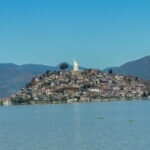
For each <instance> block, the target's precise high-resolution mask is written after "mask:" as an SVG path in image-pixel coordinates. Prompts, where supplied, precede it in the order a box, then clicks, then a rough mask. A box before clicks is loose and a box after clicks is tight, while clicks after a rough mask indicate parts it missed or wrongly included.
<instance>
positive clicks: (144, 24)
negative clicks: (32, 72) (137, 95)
mask: <svg viewBox="0 0 150 150" xmlns="http://www.w3.org/2000/svg"><path fill="white" fill-rule="evenodd" d="M0 52H1V53H0V62H1V63H8V62H12V63H16V64H26V63H35V64H47V65H57V64H59V63H60V62H63V61H65V62H68V63H72V60H73V59H76V60H77V61H78V62H79V64H80V66H84V67H91V68H92V67H94V68H95V67H96V68H105V67H110V66H120V65H121V64H123V63H125V62H128V61H131V60H135V59H138V58H141V57H143V56H146V55H150V1H149V0H13V1H12V0H0Z"/></svg>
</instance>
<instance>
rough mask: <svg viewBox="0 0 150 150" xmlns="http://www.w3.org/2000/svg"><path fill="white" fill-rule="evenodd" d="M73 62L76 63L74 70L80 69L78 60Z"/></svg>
mask: <svg viewBox="0 0 150 150" xmlns="http://www.w3.org/2000/svg"><path fill="white" fill-rule="evenodd" d="M73 64H74V70H73V71H79V65H78V63H77V61H76V60H74V61H73Z"/></svg>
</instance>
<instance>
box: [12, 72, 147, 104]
mask: <svg viewBox="0 0 150 150" xmlns="http://www.w3.org/2000/svg"><path fill="white" fill-rule="evenodd" d="M147 93H148V91H147V87H146V85H145V84H144V83H143V82H142V81H141V80H140V79H138V78H134V77H126V76H121V75H117V74H112V73H106V72H102V71H100V70H90V69H89V70H82V71H54V72H50V71H47V72H46V73H45V74H43V75H39V76H37V77H35V78H33V79H32V81H31V82H30V83H29V84H27V85H26V86H25V87H24V88H22V89H21V90H20V91H18V92H17V93H16V94H14V95H12V96H11V99H12V100H13V99H14V100H18V101H19V100H20V101H30V100H31V101H49V102H79V101H103V100H112V99H138V98H142V97H146V96H147Z"/></svg>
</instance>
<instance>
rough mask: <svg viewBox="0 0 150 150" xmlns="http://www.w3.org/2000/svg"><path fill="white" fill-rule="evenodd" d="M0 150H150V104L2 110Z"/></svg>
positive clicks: (118, 103)
mask: <svg viewBox="0 0 150 150" xmlns="http://www.w3.org/2000/svg"><path fill="white" fill-rule="evenodd" d="M0 150H150V101H132V102H108V103H83V104H56V105H52V104H51V105H32V106H9V107H0Z"/></svg>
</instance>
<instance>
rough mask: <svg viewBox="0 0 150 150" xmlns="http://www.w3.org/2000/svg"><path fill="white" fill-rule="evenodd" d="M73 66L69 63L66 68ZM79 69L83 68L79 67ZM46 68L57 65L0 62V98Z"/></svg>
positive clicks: (56, 68)
mask: <svg viewBox="0 0 150 150" xmlns="http://www.w3.org/2000/svg"><path fill="white" fill-rule="evenodd" d="M72 69H73V66H71V65H69V68H68V70H72ZM80 69H83V68H82V67H80ZM47 70H50V71H54V70H59V65H58V66H47V65H36V64H26V65H16V64H12V63H8V64H4V63H1V64H0V98H4V97H9V96H10V95H11V94H13V93H15V92H16V91H18V90H19V89H21V88H22V87H23V86H25V85H26V84H27V83H28V82H30V81H31V79H32V78H33V77H35V76H37V75H39V74H43V73H45V72H46V71H47Z"/></svg>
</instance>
